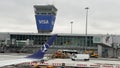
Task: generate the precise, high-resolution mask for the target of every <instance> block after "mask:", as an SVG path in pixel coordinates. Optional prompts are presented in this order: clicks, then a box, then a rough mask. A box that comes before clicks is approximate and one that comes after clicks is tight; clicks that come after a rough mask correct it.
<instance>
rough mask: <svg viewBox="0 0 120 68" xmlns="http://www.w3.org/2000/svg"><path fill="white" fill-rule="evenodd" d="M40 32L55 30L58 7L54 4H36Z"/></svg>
mask: <svg viewBox="0 0 120 68" xmlns="http://www.w3.org/2000/svg"><path fill="white" fill-rule="evenodd" d="M34 9H35V10H34V12H35V19H36V25H37V30H38V33H50V32H52V31H53V27H54V23H55V19H56V13H57V8H55V6H54V5H34Z"/></svg>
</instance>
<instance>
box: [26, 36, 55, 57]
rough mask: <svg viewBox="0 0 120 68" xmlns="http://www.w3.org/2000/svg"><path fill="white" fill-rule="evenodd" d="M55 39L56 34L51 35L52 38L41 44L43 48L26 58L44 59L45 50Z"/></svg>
mask: <svg viewBox="0 0 120 68" xmlns="http://www.w3.org/2000/svg"><path fill="white" fill-rule="evenodd" d="M56 37H57V34H55V35H53V36H52V37H50V38H49V39H48V41H47V42H45V43H44V44H43V46H42V47H41V48H40V49H39V50H38V51H37V52H35V53H33V54H32V55H29V56H27V57H26V58H34V59H41V58H43V57H44V54H45V52H46V51H47V48H49V47H50V45H52V43H53V41H54V40H55V38H56Z"/></svg>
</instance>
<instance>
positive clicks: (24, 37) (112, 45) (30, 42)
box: [0, 33, 120, 57]
mask: <svg viewBox="0 0 120 68" xmlns="http://www.w3.org/2000/svg"><path fill="white" fill-rule="evenodd" d="M51 35H52V34H45V33H44V34H43V33H42V34H40V33H0V44H1V45H6V46H10V47H11V48H9V49H7V50H8V51H9V50H13V51H15V50H19V51H20V50H21V51H26V52H30V53H31V52H34V51H35V50H37V48H39V47H41V45H42V44H43V43H44V42H45V41H46V40H47V39H48V38H49V37H50V36H51ZM85 38H86V36H85V35H84V34H58V36H57V38H56V40H55V41H54V42H53V45H52V46H51V47H50V48H49V52H48V53H52V52H53V51H55V50H58V49H75V50H78V51H79V52H82V51H83V50H84V49H87V50H88V49H92V50H94V51H96V52H98V54H99V55H100V56H109V57H113V56H114V57H116V56H120V53H119V51H120V50H119V48H120V35H108V34H107V35H102V34H88V36H87V45H85ZM8 51H7V52H8Z"/></svg>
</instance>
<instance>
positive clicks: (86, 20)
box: [85, 7, 89, 50]
mask: <svg viewBox="0 0 120 68" xmlns="http://www.w3.org/2000/svg"><path fill="white" fill-rule="evenodd" d="M88 9H89V8H88V7H86V8H85V10H86V25H85V50H86V48H87V45H88V44H87V25H88Z"/></svg>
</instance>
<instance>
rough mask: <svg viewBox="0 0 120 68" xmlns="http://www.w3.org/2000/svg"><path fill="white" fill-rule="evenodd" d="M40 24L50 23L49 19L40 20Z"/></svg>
mask: <svg viewBox="0 0 120 68" xmlns="http://www.w3.org/2000/svg"><path fill="white" fill-rule="evenodd" d="M39 24H49V22H48V20H39Z"/></svg>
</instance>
